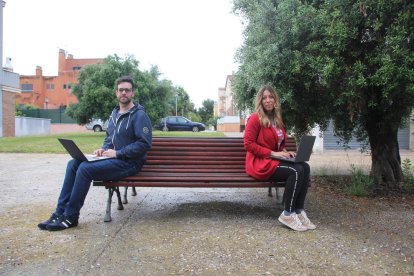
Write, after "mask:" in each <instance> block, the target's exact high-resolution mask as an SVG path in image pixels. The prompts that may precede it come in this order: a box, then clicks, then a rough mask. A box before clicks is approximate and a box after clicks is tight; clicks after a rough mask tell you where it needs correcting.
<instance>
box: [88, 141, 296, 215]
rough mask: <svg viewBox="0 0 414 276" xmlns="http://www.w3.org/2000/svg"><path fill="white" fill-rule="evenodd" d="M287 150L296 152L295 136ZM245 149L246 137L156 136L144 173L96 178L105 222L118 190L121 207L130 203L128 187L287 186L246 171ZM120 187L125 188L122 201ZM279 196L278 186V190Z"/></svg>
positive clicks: (95, 184)
mask: <svg viewBox="0 0 414 276" xmlns="http://www.w3.org/2000/svg"><path fill="white" fill-rule="evenodd" d="M287 149H288V150H290V151H296V143H295V140H294V138H289V139H288V141H287ZM245 156H246V151H245V149H244V146H243V138H229V137H227V138H201V137H186V138H182V137H154V138H153V141H152V148H151V150H150V151H149V152H148V158H147V161H146V163H145V165H144V166H143V168H142V170H141V172H139V173H138V174H137V175H134V176H130V177H126V178H123V179H119V180H114V181H94V182H93V185H94V186H104V187H106V188H107V189H108V192H109V196H108V200H107V207H106V214H105V218H104V221H111V203H112V196H113V193H114V192H115V193H116V194H117V198H118V210H122V209H123V208H124V207H123V205H122V203H124V204H125V203H127V202H128V201H127V188H128V187H132V188H133V189H132V195H136V190H135V187H182V188H268V194H269V196H272V190H271V189H272V187H273V188H276V187H284V185H285V183H284V182H278V183H275V182H270V181H259V180H256V179H254V178H252V177H250V176H248V175H247V174H246V172H245V169H244V166H245ZM119 187H126V189H125V193H124V196H123V201H121V194H120V191H119ZM276 195H277V196H278V194H277V189H276Z"/></svg>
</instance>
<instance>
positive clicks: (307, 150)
mask: <svg viewBox="0 0 414 276" xmlns="http://www.w3.org/2000/svg"><path fill="white" fill-rule="evenodd" d="M315 139H316V136H302V138H301V139H300V143H299V148H298V150H297V152H296V156H295V157H279V156H272V158H273V159H277V160H280V161H286V162H292V163H299V162H306V161H309V158H310V156H311V154H312V149H313V144H314V143H315Z"/></svg>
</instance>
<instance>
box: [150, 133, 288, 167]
mask: <svg viewBox="0 0 414 276" xmlns="http://www.w3.org/2000/svg"><path fill="white" fill-rule="evenodd" d="M286 145H287V149H288V150H290V151H296V143H295V140H294V138H293V137H289V139H288V141H287V144H286ZM245 157H246V151H245V150H244V146H243V138H230V137H226V138H201V137H191V138H190V137H185V138H183V137H154V138H153V142H152V148H151V150H150V151H149V152H148V159H147V162H146V164H145V165H144V168H143V171H146V172H171V171H174V172H191V171H197V172H217V173H219V172H223V173H224V172H239V173H243V172H244V162H245Z"/></svg>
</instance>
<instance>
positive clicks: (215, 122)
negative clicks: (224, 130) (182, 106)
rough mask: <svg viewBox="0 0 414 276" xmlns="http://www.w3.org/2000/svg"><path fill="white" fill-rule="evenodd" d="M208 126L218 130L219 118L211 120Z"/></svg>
mask: <svg viewBox="0 0 414 276" xmlns="http://www.w3.org/2000/svg"><path fill="white" fill-rule="evenodd" d="M206 124H207V126H213V127H214V129H217V118H215V117H211V118H210V119H208V121H207V123H206Z"/></svg>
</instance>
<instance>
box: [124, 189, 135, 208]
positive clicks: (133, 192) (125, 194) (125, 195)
mask: <svg viewBox="0 0 414 276" xmlns="http://www.w3.org/2000/svg"><path fill="white" fill-rule="evenodd" d="M131 195H132V196H136V195H137V190H136V188H135V187H132V192H131ZM122 203H123V204H128V187H125V190H124V195H123V197H122Z"/></svg>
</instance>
